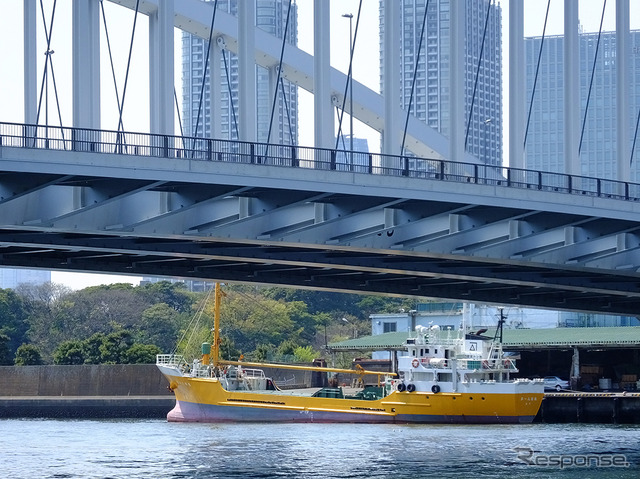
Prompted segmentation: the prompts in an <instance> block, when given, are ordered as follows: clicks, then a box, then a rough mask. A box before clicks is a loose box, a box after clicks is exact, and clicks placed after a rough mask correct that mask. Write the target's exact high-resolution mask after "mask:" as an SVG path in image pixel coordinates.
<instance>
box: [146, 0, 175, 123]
mask: <svg viewBox="0 0 640 479" xmlns="http://www.w3.org/2000/svg"><path fill="white" fill-rule="evenodd" d="M173 2H174V0H159V1H158V9H157V10H156V11H155V12H154V13H153V14H150V15H149V94H150V102H149V105H150V112H149V115H150V126H151V133H156V134H160V135H173V134H174V133H175V130H174V128H175V126H174V114H173V112H174V100H173V76H174V72H173V69H174V59H173V56H174V55H173V51H174V48H173V44H174V36H173V22H174V20H173V16H174V9H173V6H174V3H173Z"/></svg>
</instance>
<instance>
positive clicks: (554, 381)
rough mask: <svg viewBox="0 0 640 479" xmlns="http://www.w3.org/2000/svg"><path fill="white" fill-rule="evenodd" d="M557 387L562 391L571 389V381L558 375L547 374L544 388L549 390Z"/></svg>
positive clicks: (557, 389)
mask: <svg viewBox="0 0 640 479" xmlns="http://www.w3.org/2000/svg"><path fill="white" fill-rule="evenodd" d="M551 389H555V390H556V391H561V390H563V389H569V381H565V380H564V379H560V378H559V377H558V376H545V378H544V390H545V391H548V390H551Z"/></svg>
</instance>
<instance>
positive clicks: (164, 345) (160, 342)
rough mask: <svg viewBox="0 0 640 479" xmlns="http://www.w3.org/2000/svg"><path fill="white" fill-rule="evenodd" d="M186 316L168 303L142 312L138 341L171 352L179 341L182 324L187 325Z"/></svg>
mask: <svg viewBox="0 0 640 479" xmlns="http://www.w3.org/2000/svg"><path fill="white" fill-rule="evenodd" d="M185 319H186V318H185V315H183V314H181V313H178V312H177V311H176V310H175V309H173V308H171V307H170V306H169V305H167V304H166V303H157V304H154V305H153V306H151V307H149V308H147V309H145V310H144V311H143V312H142V320H141V321H140V325H139V332H138V334H137V335H136V339H137V341H139V342H141V343H148V344H155V345H157V346H158V347H160V349H161V350H163V351H171V350H172V349H173V348H174V347H175V345H176V343H177V341H178V331H179V330H180V324H181V323H186V320H185Z"/></svg>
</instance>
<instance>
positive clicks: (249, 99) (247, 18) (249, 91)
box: [238, 0, 256, 141]
mask: <svg viewBox="0 0 640 479" xmlns="http://www.w3.org/2000/svg"><path fill="white" fill-rule="evenodd" d="M255 14H256V2H255V0H243V1H242V2H238V107H239V110H240V120H239V122H240V124H239V126H238V127H239V129H240V131H239V133H240V140H242V141H256V65H255V43H256V42H255V24H256V22H255Z"/></svg>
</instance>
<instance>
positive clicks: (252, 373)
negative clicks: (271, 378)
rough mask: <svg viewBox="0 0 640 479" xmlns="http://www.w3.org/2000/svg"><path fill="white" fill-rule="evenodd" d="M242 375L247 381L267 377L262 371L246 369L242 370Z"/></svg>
mask: <svg viewBox="0 0 640 479" xmlns="http://www.w3.org/2000/svg"><path fill="white" fill-rule="evenodd" d="M242 375H243V376H244V378H245V379H262V378H265V377H266V376H265V375H264V371H263V370H262V369H245V368H242Z"/></svg>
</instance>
